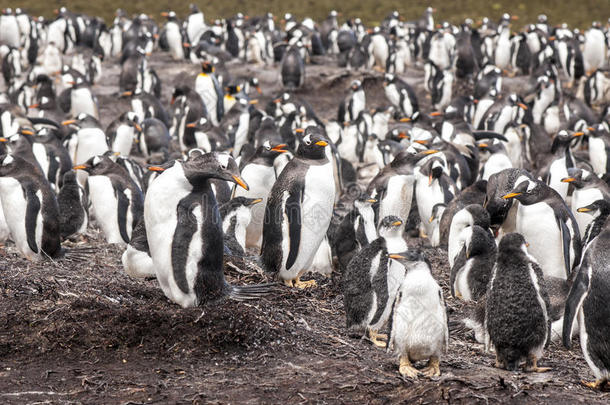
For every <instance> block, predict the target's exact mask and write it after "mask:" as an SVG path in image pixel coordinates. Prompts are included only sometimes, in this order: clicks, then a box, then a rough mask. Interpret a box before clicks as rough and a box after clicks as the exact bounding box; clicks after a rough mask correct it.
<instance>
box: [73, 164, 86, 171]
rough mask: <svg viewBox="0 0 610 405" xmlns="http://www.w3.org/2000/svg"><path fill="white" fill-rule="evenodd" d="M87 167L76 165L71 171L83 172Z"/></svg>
mask: <svg viewBox="0 0 610 405" xmlns="http://www.w3.org/2000/svg"><path fill="white" fill-rule="evenodd" d="M87 167H88V166H87V165H76V166H73V167H72V169H74V170H85V169H86V168H87Z"/></svg>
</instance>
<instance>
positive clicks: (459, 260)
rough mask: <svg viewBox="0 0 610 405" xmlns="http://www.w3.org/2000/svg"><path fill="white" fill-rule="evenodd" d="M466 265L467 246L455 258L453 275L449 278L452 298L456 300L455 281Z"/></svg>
mask: <svg viewBox="0 0 610 405" xmlns="http://www.w3.org/2000/svg"><path fill="white" fill-rule="evenodd" d="M465 265H466V245H464V246H462V249H461V250H460V253H458V255H457V256H456V257H455V261H454V262H453V267H452V268H451V275H450V276H449V286H450V287H451V296H452V297H454V298H455V279H456V277H457V274H458V272H459V271H460V270H461V269H462V267H464V266H465Z"/></svg>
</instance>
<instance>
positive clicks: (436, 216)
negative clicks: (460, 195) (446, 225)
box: [428, 203, 447, 247]
mask: <svg viewBox="0 0 610 405" xmlns="http://www.w3.org/2000/svg"><path fill="white" fill-rule="evenodd" d="M445 209H447V204H445V203H437V204H434V206H433V207H432V214H431V215H430V219H428V222H430V224H431V228H432V234H431V235H430V236H429V241H430V246H432V247H438V246H439V245H440V243H441V236H440V233H441V229H440V225H441V218H442V217H443V213H444V212H445Z"/></svg>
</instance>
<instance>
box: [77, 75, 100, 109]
mask: <svg viewBox="0 0 610 405" xmlns="http://www.w3.org/2000/svg"><path fill="white" fill-rule="evenodd" d="M83 113H84V114H89V115H91V116H92V117H94V118H95V119H99V118H100V113H99V110H98V106H97V97H95V95H94V94H93V92H92V91H91V87H90V86H89V83H87V81H86V80H85V79H83V78H82V77H80V76H79V77H77V78H76V80H75V82H74V84H73V85H72V89H71V90H70V115H71V116H73V117H76V116H78V115H79V114H83Z"/></svg>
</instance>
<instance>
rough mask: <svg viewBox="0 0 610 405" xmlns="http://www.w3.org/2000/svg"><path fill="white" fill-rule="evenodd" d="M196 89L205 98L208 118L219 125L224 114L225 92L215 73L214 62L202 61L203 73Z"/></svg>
mask: <svg viewBox="0 0 610 405" xmlns="http://www.w3.org/2000/svg"><path fill="white" fill-rule="evenodd" d="M195 91H196V92H197V93H198V94H199V95H200V96H201V98H202V99H203V103H204V104H205V108H206V110H207V112H208V118H209V119H210V121H212V124H214V125H218V124H219V123H220V120H221V119H222V116H223V115H224V104H223V100H224V92H223V89H222V87H221V86H220V83H219V82H218V78H217V77H216V75H215V74H214V66H213V65H212V63H210V62H208V61H203V62H202V63H201V73H199V75H198V76H197V79H196V80H195Z"/></svg>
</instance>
